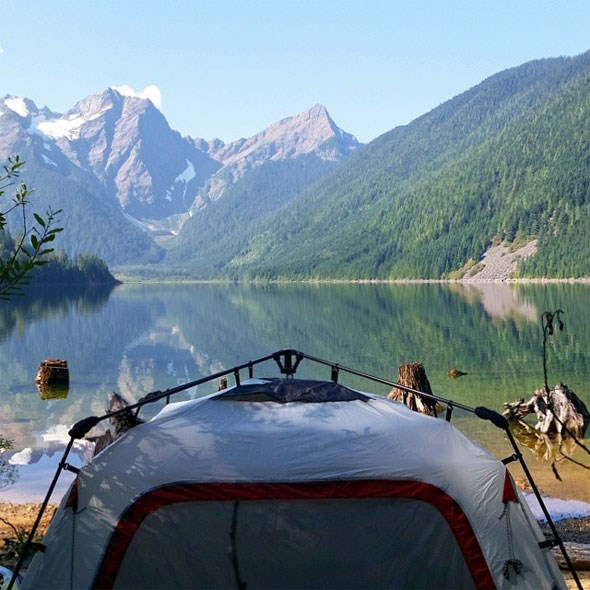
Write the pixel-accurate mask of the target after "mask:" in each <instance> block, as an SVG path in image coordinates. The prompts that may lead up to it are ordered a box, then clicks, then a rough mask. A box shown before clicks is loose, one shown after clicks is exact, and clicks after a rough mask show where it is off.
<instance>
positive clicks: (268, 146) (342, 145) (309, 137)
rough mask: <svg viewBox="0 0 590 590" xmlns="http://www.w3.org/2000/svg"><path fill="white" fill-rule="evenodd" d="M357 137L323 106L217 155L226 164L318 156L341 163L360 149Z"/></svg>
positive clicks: (235, 144) (276, 124) (231, 145)
mask: <svg viewBox="0 0 590 590" xmlns="http://www.w3.org/2000/svg"><path fill="white" fill-rule="evenodd" d="M359 145H360V144H359V142H358V141H357V140H356V138H355V137H354V136H352V135H350V134H348V133H346V132H344V131H342V130H341V129H340V128H339V127H338V126H337V125H336V124H335V123H334V121H333V120H332V119H331V118H330V115H329V114H328V110H327V109H326V107H325V106H323V105H321V104H316V105H314V106H313V107H312V108H311V109H309V110H307V111H304V112H302V113H299V114H298V115H295V116H293V117H287V118H285V119H282V120H280V121H278V122H277V123H274V124H272V125H271V126H270V127H267V128H266V129H265V130H264V131H261V132H260V133H257V134H256V135H254V136H252V137H250V138H249V139H239V140H237V141H234V142H232V143H229V144H226V145H223V146H221V147H220V149H219V150H218V151H216V152H215V153H214V154H212V155H213V157H215V158H216V159H217V160H219V161H220V162H222V163H223V164H224V165H229V164H234V163H236V162H238V161H240V160H243V159H252V158H255V159H257V158H259V157H260V158H264V159H265V160H284V159H293V158H297V157H298V156H302V155H305V154H309V153H312V152H314V153H316V154H318V155H319V156H320V157H322V158H323V159H326V160H337V159H339V158H340V157H342V156H343V155H345V154H346V153H348V152H350V151H352V150H354V149H356V148H357V147H358V146H359Z"/></svg>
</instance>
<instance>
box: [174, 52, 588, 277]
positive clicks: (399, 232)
mask: <svg viewBox="0 0 590 590" xmlns="http://www.w3.org/2000/svg"><path fill="white" fill-rule="evenodd" d="M589 118H590V53H586V54H583V55H581V56H578V57H576V58H557V59H549V60H540V61H535V62H531V63H528V64H525V65H523V66H520V67H518V68H513V69H510V70H507V71H504V72H501V73H499V74H497V75H495V76H492V77H491V78H489V79H487V80H485V81H484V82H482V83H481V84H479V85H478V86H476V87H475V88H473V89H471V90H469V91H467V92H465V93H463V94H462V95H460V96H457V97H456V98H454V99H452V100H450V101H448V102H447V103H445V104H443V105H441V106H440V107H438V108H436V109H434V110H433V111H431V112H430V113H428V114H426V115H424V116H423V117H420V118H419V119H417V120H416V121H414V122H412V123H411V124H409V125H407V126H405V127H399V128H396V129H394V130H393V131H391V132H389V133H387V134H385V135H383V136H381V137H380V138H378V139H376V140H375V141H373V142H372V143H371V144H369V145H368V146H366V147H365V148H362V149H360V150H359V151H358V152H357V153H356V154H354V155H353V156H351V157H350V158H349V159H348V160H347V161H346V163H345V164H343V165H340V166H338V167H337V168H335V169H334V170H333V171H332V172H331V173H330V174H328V175H327V176H326V177H324V178H323V179H322V180H321V181H320V182H319V183H318V184H316V185H314V186H313V187H312V188H310V189H309V190H307V191H306V192H305V193H303V194H302V195H300V196H299V197H297V198H296V199H295V200H294V201H292V202H291V203H289V204H287V205H285V206H284V207H282V208H280V209H279V210H278V211H277V212H276V213H275V214H273V215H272V216H271V217H270V218H269V219H263V220H262V221H259V222H256V219H255V218H253V220H252V222H251V223H250V224H249V226H248V227H246V228H243V227H241V228H240V229H239V231H236V232H233V231H232V232H227V233H225V232H224V231H223V224H222V223H220V225H219V231H218V232H217V233H213V232H212V233H211V235H209V236H208V238H209V239H210V240H212V241H214V242H215V244H216V245H215V248H216V257H215V259H214V260H211V259H209V260H208V259H207V257H203V256H201V249H200V248H195V249H193V250H191V251H188V252H187V251H185V255H186V256H185V258H184V259H181V258H180V257H178V256H176V257H175V259H174V260H175V266H176V267H177V268H179V269H180V268H182V267H183V268H184V271H185V272H186V273H187V274H191V273H194V274H196V275H198V276H203V277H206V276H209V277H210V276H219V275H223V276H226V277H232V278H238V277H250V278H254V277H263V278H278V277H284V278H315V277H318V278H319V277H322V278H324V277H327V278H329V277H333V278H418V277H420V278H439V277H446V276H449V274H450V273H451V272H453V271H456V270H458V269H460V268H462V267H464V266H465V265H468V264H471V263H474V262H476V261H478V260H479V259H480V257H481V255H482V254H483V253H484V251H485V250H486V249H487V248H488V247H489V246H490V244H492V243H493V242H494V241H506V242H508V243H514V242H516V243H524V242H526V241H527V240H529V239H532V238H539V250H538V253H537V255H536V256H534V257H533V258H531V259H529V260H528V261H527V262H526V263H525V264H523V265H522V267H521V269H520V273H521V274H522V275H526V276H558V277H564V276H582V275H585V276H590V262H588V261H589V260H590V256H589V254H590V244H589V243H588V241H587V239H586V236H587V235H588V234H587V232H586V230H587V229H590V211H589V210H588V207H589V205H588V202H589V198H588V196H589V195H588V191H589V190H590V189H589V185H590V129H589V127H588V124H587V121H588V120H590V119H589ZM213 225H214V224H213ZM230 227H231V226H230ZM248 233H250V235H248ZM470 261H471V262H470ZM212 262H214V264H211V263H212Z"/></svg>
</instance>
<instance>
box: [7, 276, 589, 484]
mask: <svg viewBox="0 0 590 590" xmlns="http://www.w3.org/2000/svg"><path fill="white" fill-rule="evenodd" d="M506 287H508V289H506ZM588 294H589V289H588V286H587V285H517V286H514V287H513V286H507V285H486V287H485V288H484V289H483V292H482V290H477V289H467V290H466V289H465V288H463V287H461V286H452V285H451V286H450V285H444V284H433V285H417V284H407V285H394V284H379V285H370V284H328V285H314V284H268V285H263V284H251V285H239V284H217V285H213V284H208V285H153V284H151V285H122V286H120V287H118V288H116V289H115V290H114V291H112V292H111V295H110V297H108V299H107V298H106V297H103V298H102V299H101V298H98V299H95V300H90V301H88V300H86V299H83V298H82V299H81V298H80V297H78V296H76V297H65V298H63V300H62V301H60V300H59V297H58V296H57V295H50V296H49V299H48V301H44V300H43V298H41V297H34V298H28V299H23V300H18V301H17V302H16V309H15V310H12V309H8V308H9V307H12V304H11V305H10V306H7V307H6V309H4V308H2V307H0V330H2V329H3V328H4V330H5V331H4V338H3V340H2V341H1V342H0V374H2V383H1V384H0V416H2V423H1V424H0V433H1V434H3V435H4V436H6V437H7V438H11V439H13V440H14V441H15V450H16V451H22V450H23V449H24V448H31V449H33V450H35V451H36V450H38V449H43V448H45V447H44V444H45V442H44V441H42V440H40V439H39V435H38V433H47V432H48V431H51V428H52V427H55V426H56V425H63V427H64V428H65V427H66V426H69V425H71V424H73V423H74V422H75V421H77V420H79V419H80V418H83V417H86V416H89V415H101V414H103V413H104V411H105V408H106V404H107V400H108V399H109V396H110V394H111V393H112V392H113V391H118V392H119V393H121V394H122V395H124V396H125V397H126V398H127V399H128V401H135V400H137V399H139V398H140V397H142V396H144V395H145V394H147V393H149V392H151V391H154V390H166V389H169V388H171V387H176V386H177V385H179V384H181V383H183V382H185V380H186V381H192V380H195V379H199V378H201V377H204V376H206V375H209V374H211V373H213V372H217V371H219V370H221V369H223V368H230V367H232V366H234V365H236V364H239V363H244V362H247V361H249V360H252V359H255V358H257V357H260V356H264V355H267V354H269V353H270V352H273V351H274V350H277V349H279V348H285V347H294V348H298V349H300V350H303V351H305V352H307V353H309V354H312V355H315V356H318V357H322V358H325V359H328V360H332V361H335V362H338V363H340V364H341V365H347V366H350V367H355V368H358V369H360V370H362V371H366V372H369V373H373V374H378V375H381V376H385V377H390V378H391V379H395V378H396V376H397V370H398V367H399V365H401V364H403V363H408V362H415V361H421V362H422V363H423V364H424V366H425V368H426V371H427V374H428V377H429V380H430V383H431V385H432V388H433V390H434V391H435V392H437V393H440V394H442V395H443V396H445V397H448V398H451V399H454V400H456V401H460V402H461V401H462V402H464V403H468V404H470V405H487V406H488V407H491V408H494V409H498V410H500V409H501V408H502V404H503V402H505V401H511V400H513V399H516V398H519V397H527V396H530V395H531V394H532V392H533V391H534V390H535V389H536V388H538V387H539V386H540V385H541V381H542V378H543V373H542V350H541V334H540V329H539V324H538V322H536V321H532V320H533V319H534V317H533V316H535V314H536V313H537V310H546V309H557V308H561V309H564V310H565V314H564V320H565V323H566V331H565V332H563V333H559V334H557V335H556V336H555V337H554V338H553V339H552V340H551V342H550V343H549V344H550V345H549V356H548V361H549V364H548V372H549V377H550V379H551V380H552V381H557V380H563V381H565V382H567V383H568V385H569V386H570V387H571V388H572V389H574V390H575V391H576V392H577V393H578V395H579V396H580V397H581V398H582V399H584V401H585V403H586V404H587V405H590V399H589V397H588V390H587V383H588V375H589V374H590V349H589V347H588V342H590V311H589V310H588V308H587V306H586V305H585V301H587V299H588ZM496 302H501V303H502V304H501V305H500V306H496V307H494V305H495V303H496ZM570 318H571V320H570ZM44 358H63V359H66V360H67V361H68V365H69V367H70V391H69V394H68V398H67V399H53V400H47V401H44V400H41V399H40V398H39V395H38V392H37V390H36V388H35V386H34V383H33V381H34V377H35V373H36V370H37V368H38V366H39V362H40V361H41V360H42V359H44ZM451 367H460V368H461V369H462V370H464V371H466V372H467V373H468V375H467V376H466V377H464V378H463V379H459V380H450V379H449V378H448V371H449V369H450V368H451ZM255 374H256V376H265V375H276V371H275V366H274V364H273V363H272V362H269V363H268V364H267V365H265V366H263V367H261V368H257V369H256V371H255ZM298 375H300V376H303V377H314V378H329V377H330V374H329V369H327V368H326V369H324V368H322V367H319V368H317V367H316V368H314V369H310V368H309V365H306V364H305V363H302V365H301V367H300V371H299V373H298ZM343 379H344V377H343ZM231 382H232V379H231V377H230V384H231ZM344 382H345V383H347V384H351V385H353V386H357V387H361V386H362V385H363V383H361V382H347V381H344ZM364 385H366V384H364ZM215 386H216V384H211V385H210V389H209V390H207V389H206V388H205V386H203V389H199V391H198V392H196V391H191V392H190V393H189V395H190V396H194V395H197V394H198V395H202V394H205V393H209V392H210V391H212V390H213V389H214V388H215ZM377 392H379V393H385V392H384V391H382V390H377ZM177 399H183V398H182V397H178V398H177ZM156 410H157V408H156V407H154V408H153V409H151V408H150V410H149V412H148V414H149V415H151V413H152V412H153V411H156ZM144 417H145V416H144ZM52 459H53V458H52ZM25 468H26V466H25V467H23V469H25ZM21 479H22V478H21ZM19 485H20V484H19Z"/></svg>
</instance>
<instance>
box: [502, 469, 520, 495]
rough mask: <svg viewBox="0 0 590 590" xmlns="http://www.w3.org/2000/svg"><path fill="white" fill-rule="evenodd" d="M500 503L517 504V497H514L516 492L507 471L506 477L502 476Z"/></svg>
mask: <svg viewBox="0 0 590 590" xmlns="http://www.w3.org/2000/svg"><path fill="white" fill-rule="evenodd" d="M502 502H504V503H506V502H518V496H517V495H516V490H515V489H514V482H513V481H512V477H510V473H509V472H508V469H506V475H505V476H504V491H503V493H502Z"/></svg>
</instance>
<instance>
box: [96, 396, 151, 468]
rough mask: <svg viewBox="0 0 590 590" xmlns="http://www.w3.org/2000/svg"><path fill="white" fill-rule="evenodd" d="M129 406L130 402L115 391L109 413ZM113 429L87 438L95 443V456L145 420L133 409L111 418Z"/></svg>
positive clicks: (110, 402)
mask: <svg viewBox="0 0 590 590" xmlns="http://www.w3.org/2000/svg"><path fill="white" fill-rule="evenodd" d="M128 406H129V402H127V400H126V399H125V398H124V397H123V396H122V395H119V394H118V393H115V392H113V395H112V396H111V399H110V401H109V408H108V409H107V414H110V413H112V412H117V411H119V410H122V409H124V408H126V407H128ZM109 422H110V423H111V425H112V427H113V428H112V429H111V428H109V429H108V430H107V431H106V432H104V433H103V434H99V435H98V436H89V437H87V439H88V440H89V441H91V442H93V443H94V456H96V455H98V453H100V452H101V451H102V450H104V449H106V448H107V447H108V446H109V445H110V444H112V443H113V442H114V441H115V440H117V439H118V438H119V437H121V436H122V435H123V434H124V433H125V432H127V431H128V430H131V428H133V427H135V426H137V425H138V424H143V422H144V421H143V420H142V419H141V418H138V417H137V416H136V415H135V414H134V413H133V412H132V411H131V410H127V411H126V412H122V413H120V414H117V415H116V416H112V417H110V418H109Z"/></svg>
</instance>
